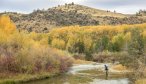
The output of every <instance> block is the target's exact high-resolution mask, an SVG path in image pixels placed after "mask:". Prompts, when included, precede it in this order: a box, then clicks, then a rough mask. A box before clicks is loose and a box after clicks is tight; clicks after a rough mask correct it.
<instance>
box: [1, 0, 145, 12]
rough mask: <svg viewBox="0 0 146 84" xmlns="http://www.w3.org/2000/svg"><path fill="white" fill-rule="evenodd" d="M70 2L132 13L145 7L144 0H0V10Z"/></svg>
mask: <svg viewBox="0 0 146 84" xmlns="http://www.w3.org/2000/svg"><path fill="white" fill-rule="evenodd" d="M71 2H74V3H76V4H81V5H86V6H89V7H93V8H97V9H104V10H111V11H113V10H116V11H117V12H120V13H125V14H132V13H136V12H137V11H138V10H139V9H146V0H0V12H4V11H11V12H20V13H30V12H32V11H33V10H34V9H38V8H39V9H43V8H44V9H48V8H50V7H54V6H57V5H62V4H65V3H71Z"/></svg>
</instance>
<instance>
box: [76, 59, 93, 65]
mask: <svg viewBox="0 0 146 84" xmlns="http://www.w3.org/2000/svg"><path fill="white" fill-rule="evenodd" d="M91 63H93V62H92V61H85V60H79V59H78V60H74V64H91Z"/></svg>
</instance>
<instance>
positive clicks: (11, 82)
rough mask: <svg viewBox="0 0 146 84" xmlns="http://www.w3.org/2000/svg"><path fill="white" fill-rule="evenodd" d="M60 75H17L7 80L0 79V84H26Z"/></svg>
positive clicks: (46, 73) (57, 73) (55, 73)
mask: <svg viewBox="0 0 146 84" xmlns="http://www.w3.org/2000/svg"><path fill="white" fill-rule="evenodd" d="M58 75H61V73H59V72H54V73H48V72H45V73H44V72H43V73H39V74H19V75H17V76H11V77H9V78H4V79H0V84H19V83H26V82H31V81H36V80H42V79H47V78H52V77H55V76H58Z"/></svg>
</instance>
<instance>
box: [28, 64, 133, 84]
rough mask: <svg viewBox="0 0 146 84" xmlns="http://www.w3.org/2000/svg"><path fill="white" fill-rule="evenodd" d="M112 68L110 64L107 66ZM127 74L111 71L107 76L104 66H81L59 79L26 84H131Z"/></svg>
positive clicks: (73, 68) (54, 78)
mask: <svg viewBox="0 0 146 84" xmlns="http://www.w3.org/2000/svg"><path fill="white" fill-rule="evenodd" d="M107 65H108V66H109V67H110V64H107ZM129 83H130V81H129V80H128V78H127V77H126V74H125V72H120V71H116V70H112V69H110V70H109V75H108V79H107V78H106V76H105V72H104V64H100V63H96V64H80V65H74V66H73V67H71V69H70V70H69V72H67V73H66V74H64V75H60V76H57V77H53V78H49V79H45V80H40V81H34V82H30V83H26V84H129Z"/></svg>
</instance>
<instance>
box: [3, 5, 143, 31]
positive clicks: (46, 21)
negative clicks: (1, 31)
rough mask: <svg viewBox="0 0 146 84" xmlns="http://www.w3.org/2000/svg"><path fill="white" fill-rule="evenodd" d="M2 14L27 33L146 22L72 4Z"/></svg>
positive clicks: (139, 17)
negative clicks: (25, 12) (73, 26)
mask: <svg viewBox="0 0 146 84" xmlns="http://www.w3.org/2000/svg"><path fill="white" fill-rule="evenodd" d="M2 14H7V15H9V16H10V17H11V19H12V20H13V21H14V22H15V24H16V26H17V28H18V29H19V30H27V31H29V32H31V31H35V32H49V30H50V29H52V28H55V27H62V26H72V25H80V26H92V25H121V24H141V23H145V22H146V18H145V17H143V16H139V15H138V16H136V15H125V14H121V13H117V12H116V11H114V12H111V11H108V10H100V9H95V8H90V7H87V6H83V5H79V4H74V3H71V4H65V5H58V6H57V7H52V8H49V9H48V10H35V11H33V12H32V13H30V14H20V13H14V12H5V13H1V15H2Z"/></svg>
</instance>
